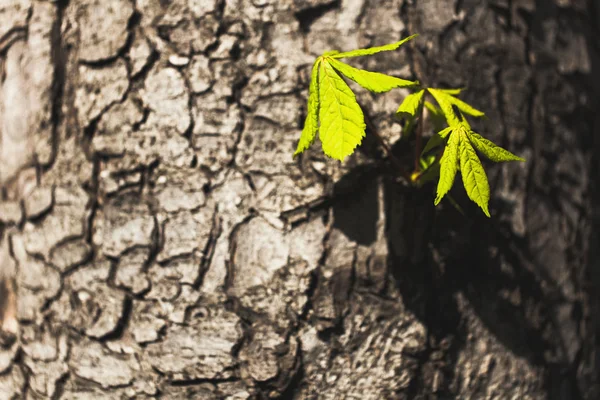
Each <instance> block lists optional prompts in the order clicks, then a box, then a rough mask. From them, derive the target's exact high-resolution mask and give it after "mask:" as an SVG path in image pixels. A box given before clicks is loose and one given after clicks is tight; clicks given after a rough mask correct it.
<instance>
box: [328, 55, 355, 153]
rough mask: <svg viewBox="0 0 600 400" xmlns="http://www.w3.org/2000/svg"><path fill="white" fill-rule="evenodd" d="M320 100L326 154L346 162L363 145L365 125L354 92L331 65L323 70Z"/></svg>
mask: <svg viewBox="0 0 600 400" xmlns="http://www.w3.org/2000/svg"><path fill="white" fill-rule="evenodd" d="M319 98H320V103H321V104H320V108H319V119H320V120H321V126H320V128H319V137H320V139H321V143H322V145H323V152H324V153H325V154H326V155H328V156H329V157H332V158H335V159H337V160H340V161H343V160H344V158H345V157H346V156H349V155H350V154H352V153H353V152H354V149H355V148H356V146H358V145H359V144H360V143H361V142H362V139H363V137H364V136H365V122H364V116H363V112H362V110H361V109H360V106H359V105H358V103H357V102H356V97H354V93H352V90H350V88H349V87H348V85H347V84H346V82H344V80H343V79H342V78H341V77H340V76H339V75H338V73H337V72H336V71H335V70H334V69H333V67H332V66H331V65H330V64H329V63H327V62H322V63H321V65H320V67H319Z"/></svg>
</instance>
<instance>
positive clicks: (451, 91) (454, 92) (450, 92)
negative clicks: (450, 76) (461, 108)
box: [437, 89, 463, 96]
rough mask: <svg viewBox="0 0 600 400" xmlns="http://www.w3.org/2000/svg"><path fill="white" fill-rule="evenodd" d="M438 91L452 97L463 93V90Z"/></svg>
mask: <svg viewBox="0 0 600 400" xmlns="http://www.w3.org/2000/svg"><path fill="white" fill-rule="evenodd" d="M437 90H439V91H440V92H444V93H447V94H450V95H452V96H456V95H458V94H460V92H462V91H463V90H462V89H437Z"/></svg>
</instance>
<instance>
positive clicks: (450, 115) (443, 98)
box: [427, 89, 460, 126]
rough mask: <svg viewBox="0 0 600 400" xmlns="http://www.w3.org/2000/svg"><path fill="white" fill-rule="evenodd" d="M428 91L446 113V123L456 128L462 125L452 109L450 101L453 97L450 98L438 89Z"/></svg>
mask: <svg viewBox="0 0 600 400" xmlns="http://www.w3.org/2000/svg"><path fill="white" fill-rule="evenodd" d="M427 90H428V91H429V93H431V95H432V96H433V98H434V99H435V101H437V102H438V104H439V105H440V108H441V110H442V112H443V113H444V116H445V117H446V121H447V122H448V125H450V126H455V125H458V124H460V119H459V118H458V116H457V115H456V113H455V112H454V109H453V108H452V101H451V100H450V99H451V98H452V96H449V95H447V94H446V93H444V92H442V91H439V90H437V89H427Z"/></svg>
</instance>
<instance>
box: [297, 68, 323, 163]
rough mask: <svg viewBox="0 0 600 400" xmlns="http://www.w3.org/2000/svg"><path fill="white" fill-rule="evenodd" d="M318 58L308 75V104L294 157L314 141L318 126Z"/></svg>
mask: <svg viewBox="0 0 600 400" xmlns="http://www.w3.org/2000/svg"><path fill="white" fill-rule="evenodd" d="M320 63H321V60H320V59H317V61H315V63H314V65H313V67H312V72H311V75H310V87H309V89H308V106H307V110H306V119H305V121H304V128H303V129H302V134H301V135H300V141H299V142H298V147H297V148H296V152H295V153H294V157H296V156H297V155H298V154H300V153H302V152H303V151H304V150H306V149H308V148H309V147H310V145H311V144H312V143H313V142H314V140H315V136H316V135H317V128H318V126H319V120H318V112H319V82H318V76H319V64H320Z"/></svg>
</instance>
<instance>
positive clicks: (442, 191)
mask: <svg viewBox="0 0 600 400" xmlns="http://www.w3.org/2000/svg"><path fill="white" fill-rule="evenodd" d="M459 140H460V135H458V134H457V133H456V132H455V133H453V134H452V135H450V139H448V144H447V145H446V148H445V149H444V154H443V155H442V158H441V159H440V180H439V181H438V186H437V196H436V198H435V202H434V204H435V205H438V204H439V203H440V201H441V200H442V198H443V197H444V195H446V193H448V192H449V191H450V189H452V185H453V184H454V177H455V176H456V171H457V170H458V145H459Z"/></svg>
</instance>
